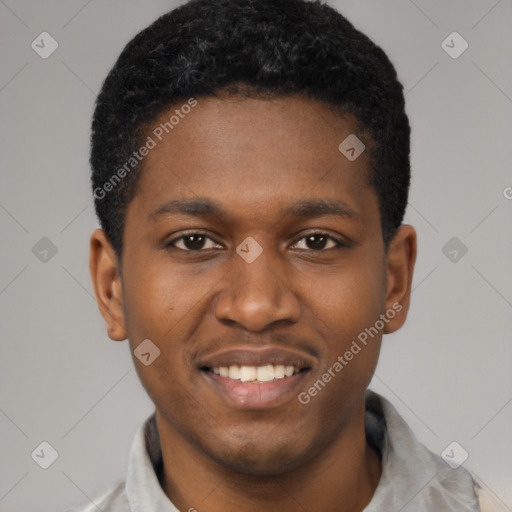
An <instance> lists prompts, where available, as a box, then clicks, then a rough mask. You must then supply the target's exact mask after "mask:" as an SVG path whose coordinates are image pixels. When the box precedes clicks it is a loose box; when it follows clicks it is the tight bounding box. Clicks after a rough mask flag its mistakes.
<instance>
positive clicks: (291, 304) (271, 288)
mask: <svg viewBox="0 0 512 512" xmlns="http://www.w3.org/2000/svg"><path fill="white" fill-rule="evenodd" d="M282 267H283V266H282V264H280V263H279V262H278V260H277V258H274V257H272V255H271V254H270V251H267V250H264V251H263V252H262V253H261V254H260V256H259V257H258V258H257V259H256V260H254V261H253V262H251V263H247V262H246V261H244V260H243V259H242V258H241V257H239V255H238V254H235V255H234V261H233V267H232V270H231V272H229V273H228V274H227V276H226V279H225V281H224V287H223V288H222V291H221V292H220V293H219V295H218V296H217V301H216V305H215V315H216V318H217V319H218V320H220V321H225V322H230V323H236V324H238V325H239V326H241V327H243V328H244V329H247V330H250V331H254V332H259V331H264V330H265V329H267V328H268V327H269V326H271V325H273V324H276V323H278V322H286V323H295V322H297V321H298V320H299V318H300V314H301V306H300V302H299V299H298V297H297V296H296V295H295V293H294V292H293V286H292V283H291V282H290V279H289V277H288V278H287V277H286V276H287V274H288V276H289V275H290V272H288V273H287V272H286V271H285V270H284V269H283V268H282Z"/></svg>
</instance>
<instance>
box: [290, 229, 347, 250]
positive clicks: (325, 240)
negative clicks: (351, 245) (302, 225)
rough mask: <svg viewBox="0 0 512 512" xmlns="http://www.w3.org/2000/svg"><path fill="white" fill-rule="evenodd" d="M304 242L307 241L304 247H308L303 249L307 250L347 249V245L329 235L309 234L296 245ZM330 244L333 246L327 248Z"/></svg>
mask: <svg viewBox="0 0 512 512" xmlns="http://www.w3.org/2000/svg"><path fill="white" fill-rule="evenodd" d="M302 240H304V241H305V242H304V244H303V245H306V247H302V248H303V249H306V250H313V251H321V250H323V249H336V248H339V247H347V244H346V243H344V242H342V241H341V240H339V239H338V238H334V237H333V236H330V235H328V234H327V233H309V234H308V235H306V236H304V237H302V238H300V239H299V240H298V241H297V242H295V244H294V245H297V244H300V243H301V241H302ZM329 243H330V244H331V246H330V247H326V245H328V244H329Z"/></svg>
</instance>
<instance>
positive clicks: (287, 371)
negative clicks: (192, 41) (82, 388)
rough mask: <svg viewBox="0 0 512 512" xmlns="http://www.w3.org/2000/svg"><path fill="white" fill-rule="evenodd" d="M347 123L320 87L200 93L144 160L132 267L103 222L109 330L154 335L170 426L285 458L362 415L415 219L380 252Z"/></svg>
mask: <svg viewBox="0 0 512 512" xmlns="http://www.w3.org/2000/svg"><path fill="white" fill-rule="evenodd" d="M168 117H169V116H168V115H167V114H166V115H165V116H164V117H163V118H162V119H167V118H168ZM159 122H160V120H159V121H157V122H156V123H155V125H156V126H157V125H158V124H159ZM354 133H355V134H358V133H359V132H358V131H357V124H356V123H355V120H354V119H353V118H351V117H350V116H347V117H341V116H339V115H338V114H336V113H334V112H332V111H331V110H330V109H329V108H328V107H327V106H325V105H323V104H322V103H319V102H315V101H313V100H310V99H304V98H300V97H286V98H281V99H273V100H270V101H269V100H266V101H265V100H262V99H242V98H237V97H235V98H198V99H197V106H195V107H194V108H193V109H192V110H191V112H190V113H188V114H187V115H186V116H184V117H183V118H182V119H181V120H180V122H179V124H177V125H176V126H175V127H174V128H173V130H172V132H171V133H169V134H168V135H166V136H165V137H163V138H162V140H161V141H158V143H157V144H156V146H155V147H154V148H153V149H152V150H151V151H150V152H149V154H148V155H147V156H146V158H145V160H144V171H143V174H142V176H141V180H140V183H139V186H138V191H137V193H136V195H135V197H134V199H133V200H132V202H131V203H130V205H129V208H128V211H127V216H126V225H125V232H124V248H123V256H122V279H121V278H119V268H118V267H117V260H116V258H115V254H114V253H113V251H112V248H111V247H110V245H109V244H108V242H107V241H106V239H105V238H104V235H103V234H102V232H101V231H97V232H95V234H93V242H92V251H91V271H92V274H93V280H94V282H95V290H96V293H97V297H98V301H99V303H100V307H101V309H102V312H103V314H104V315H105V318H106V319H107V321H108V322H109V324H110V325H111V326H113V327H112V331H111V332H110V336H111V337H112V338H113V339H119V340H121V339H124V338H126V337H128V339H129V342H130V347H131V349H132V352H133V350H135V349H136V348H137V346H138V345H139V344H140V343H141V342H142V341H143V340H146V339H149V340H151V342H152V343H153V344H154V345H156V347H158V349H159V350H160V355H159V356H158V357H157V358H156V359H155V360H154V361H153V362H152V363H151V364H149V365H147V366H146V365H144V364H142V363H141V362H140V361H139V360H138V359H137V358H135V357H134V364H135V366H136V368H137V371H138V374H139V376H140V379H141V381H142V383H143V385H144V387H145V389H146V390H147V392H148V394H149V396H150V397H151V399H152V400H153V401H154V403H155V405H156V409H157V418H158V422H159V428H160V430H161V436H163V437H166V436H167V438H169V439H170V438H172V439H173V440H174V442H178V443H181V444H182V445H183V446H188V447H191V448H194V449H197V450H199V451H200V452H201V453H203V454H206V456H207V457H208V458H209V459H210V460H212V461H215V462H216V463H219V464H221V465H223V466H224V467H227V468H232V469H235V470H237V471H242V472H246V473H253V474H276V473H279V472H280V471H285V470H287V469H290V468H296V467H300V466H301V464H304V463H306V462H307V461H309V460H311V459H313V458H314V457H315V455H316V454H318V453H319V452H320V451H321V450H323V449H324V448H325V447H327V446H328V445H329V444H330V443H333V442H334V441H335V439H336V438H337V437H338V436H339V435H340V432H344V431H345V432H348V431H350V429H351V428H352V427H353V425H355V423H356V422H357V423H358V425H359V422H360V421H361V417H362V416H361V411H362V408H363V403H364V392H365V390H366V388H367V386H368V384H369V382H370V380H371V378H372V375H373V371H374V368H375V366H376V364H377V359H378V354H379V349H380V341H381V335H382V332H392V331H393V330H396V329H397V328H399V327H400V326H401V324H402V323H403V321H404V319H405V313H406V310H407V307H408V296H409V293H410V281H411V278H412V267H413V264H414V257H415V245H414V236H413V230H412V228H410V226H404V227H402V228H401V230H400V231H399V233H398V234H397V236H396V237H395V240H394V242H393V243H392V244H391V247H390V249H389V251H388V254H386V251H385V249H384V245H383V240H382V232H381V227H380V215H379V207H378V199H377V196H376V194H375V192H374V190H373V189H372V188H371V187H370V186H369V185H368V182H367V176H368V170H369V162H368V155H367V152H363V153H362V154H361V155H360V156H359V157H358V158H357V159H356V160H354V161H349V159H347V158H346V157H345V156H344V155H343V154H342V153H341V152H340V150H339V149H338V146H339V145H340V143H341V142H342V141H343V140H344V139H345V138H346V137H347V136H348V135H350V134H354ZM359 137H360V138H361V139H362V140H364V137H363V136H362V135H361V134H359ZM367 145H368V146H369V141H367ZM368 146H367V147H368ZM398 303H399V306H397V305H396V304H398ZM391 309H392V310H394V311H393V316H392V318H390V317H391V314H390V313H388V311H389V310H391ZM381 315H385V316H386V321H383V320H382V318H383V317H382V316H381ZM379 318H380V319H381V321H380V322H379ZM372 327H373V329H374V331H371V332H373V333H374V332H375V329H376V328H378V329H377V330H378V334H373V336H372V337H370V336H368V335H367V339H366V343H364V344H363V342H362V341H361V339H362V338H364V335H362V336H361V333H363V332H365V329H370V328H372ZM366 332H368V331H366ZM358 337H359V338H358ZM354 342H355V343H356V345H357V346H358V347H359V350H357V349H356V348H355V345H354ZM348 353H352V357H350V356H349V355H348ZM340 358H341V359H340ZM341 361H343V363H342V362H341ZM336 362H338V365H336ZM340 365H341V369H340ZM240 367H241V369H240ZM255 368H256V369H255ZM326 374H327V375H330V378H329V377H326V376H325V375H326ZM240 379H242V380H240ZM253 379H256V380H253ZM319 380H320V381H322V383H323V385H322V383H320V384H319ZM315 383H316V384H315ZM315 386H316V387H315ZM315 389H316V392H315V391H314V390H315Z"/></svg>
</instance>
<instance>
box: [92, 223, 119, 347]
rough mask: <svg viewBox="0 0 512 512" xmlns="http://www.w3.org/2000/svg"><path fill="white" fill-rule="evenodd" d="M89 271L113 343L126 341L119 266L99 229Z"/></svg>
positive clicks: (111, 248) (93, 236)
mask: <svg viewBox="0 0 512 512" xmlns="http://www.w3.org/2000/svg"><path fill="white" fill-rule="evenodd" d="M89 270H90V272H91V279H92V284H93V286H94V294H95V295H96V302H97V303H98V307H99V309H100V312H101V314H102V316H103V318H104V319H105V322H106V323H107V327H108V329H107V334H108V336H109V338H110V339H112V340H114V341H123V340H125V339H126V337H127V335H126V328H125V321H124V311H123V289H122V283H121V273H120V268H119V262H118V259H117V255H116V253H115V251H114V249H113V247H112V244H111V243H110V241H109V240H108V238H107V236H106V235H105V232H104V231H103V230H102V229H96V230H95V231H94V232H93V234H92V235H91V244H90V253H89Z"/></svg>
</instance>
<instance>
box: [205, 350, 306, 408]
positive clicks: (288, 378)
mask: <svg viewBox="0 0 512 512" xmlns="http://www.w3.org/2000/svg"><path fill="white" fill-rule="evenodd" d="M312 366H313V362H312V361H311V360H310V358H309V356H305V355H303V354H298V353H295V352H292V351H289V350H281V349H275V348H267V349H258V350H256V349H243V348H239V349H232V350H230V351H227V352H223V353H220V354H217V355H214V356H212V357H210V358H209V359H208V360H207V361H205V362H204V363H203V364H201V365H200V366H199V370H200V372H201V374H202V375H203V376H204V378H205V379H206V382H207V384H208V385H209V387H210V388H211V389H213V391H214V393H215V395H216V396H217V397H218V398H220V399H221V400H222V401H223V403H224V404H225V405H227V406H229V407H234V408H237V409H268V408H272V407H277V406H279V405H283V404H284V403H285V402H287V401H289V400H291V399H293V398H295V397H296V395H297V394H298V393H299V392H300V390H299V387H300V386H301V383H302V382H303V380H304V378H305V377H306V375H307V374H308V373H309V372H310V371H311V370H312Z"/></svg>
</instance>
